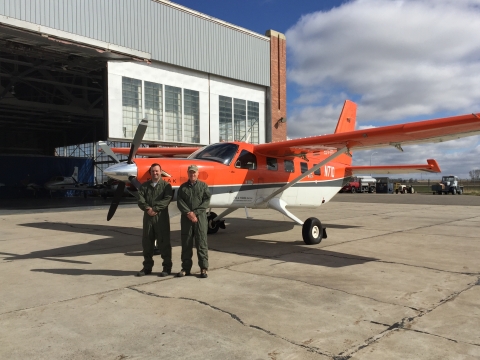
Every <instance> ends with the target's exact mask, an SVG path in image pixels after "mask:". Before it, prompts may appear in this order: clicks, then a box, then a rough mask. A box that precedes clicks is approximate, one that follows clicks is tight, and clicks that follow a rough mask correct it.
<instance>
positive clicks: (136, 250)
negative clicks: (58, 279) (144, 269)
mask: <svg viewBox="0 0 480 360" xmlns="http://www.w3.org/2000/svg"><path fill="white" fill-rule="evenodd" d="M227 221H228V222H227V229H226V230H221V231H220V232H218V233H217V234H213V235H209V237H208V242H209V248H210V250H212V251H218V252H223V253H231V254H236V255H240V256H249V257H257V258H264V259H269V258H279V260H280V258H281V261H283V262H295V263H303V264H309V265H318V266H327V267H335V268H336V267H344V266H351V265H357V264H363V263H365V262H369V261H376V260H377V259H375V258H367V257H361V256H355V255H352V254H347V253H339V252H334V251H328V250H323V249H321V248H318V247H315V246H306V245H305V244H304V242H303V241H302V240H301V227H300V226H297V225H295V224H293V223H291V222H286V221H275V220H252V219H249V220H247V219H239V218H230V219H227ZM21 226H26V227H31V228H35V229H44V230H55V231H58V232H74V233H81V234H90V235H103V236H105V238H102V239H97V240H92V241H89V242H87V243H83V244H73V245H67V246H62V247H57V248H53V249H46V250H38V251H32V252H30V253H28V254H12V253H0V255H4V256H5V257H4V260H6V261H15V260H28V259H45V260H51V261H59V262H65V263H72V264H85V265H91V263H89V262H85V261H78V260H72V259H71V258H72V257H76V256H85V255H107V254H124V255H126V256H139V257H140V256H142V252H141V250H142V249H141V235H142V230H141V229H140V228H128V227H119V226H109V225H98V224H76V223H54V222H40V223H26V224H21ZM325 226H326V227H327V228H328V227H332V228H333V227H336V228H349V227H350V226H344V225H341V226H340V225H325ZM294 228H296V231H295V232H294V234H291V233H287V232H290V231H291V230H292V229H294ZM272 234H274V235H276V234H278V240H271V238H272ZM265 235H269V239H262V237H265ZM292 236H293V237H292ZM171 240H172V245H173V246H174V247H175V246H180V231H178V230H177V231H172V232H171ZM323 241H328V239H324V240H323ZM305 250H308V254H305V253H302V251H305ZM299 253H302V255H301V256H299ZM194 257H195V255H194ZM158 260H160V257H158ZM158 260H157V261H158ZM32 271H36V272H49V273H53V274H62V275H71V276H78V275H104V276H105V275H108V276H131V275H134V273H135V272H132V271H120V270H94V269H33V270H32Z"/></svg>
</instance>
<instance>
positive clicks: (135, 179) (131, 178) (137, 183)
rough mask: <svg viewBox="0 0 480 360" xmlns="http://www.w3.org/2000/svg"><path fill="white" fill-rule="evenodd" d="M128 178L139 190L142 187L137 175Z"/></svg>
mask: <svg viewBox="0 0 480 360" xmlns="http://www.w3.org/2000/svg"><path fill="white" fill-rule="evenodd" d="M128 180H129V181H130V184H132V185H133V186H135V187H136V188H137V190H138V189H140V186H142V184H141V182H140V181H138V180H137V178H136V177H135V176H130V177H129V178H128Z"/></svg>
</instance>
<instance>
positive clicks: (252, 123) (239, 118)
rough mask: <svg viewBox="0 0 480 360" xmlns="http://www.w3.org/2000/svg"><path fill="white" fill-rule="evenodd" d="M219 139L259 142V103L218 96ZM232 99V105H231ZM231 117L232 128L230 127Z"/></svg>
mask: <svg viewBox="0 0 480 360" xmlns="http://www.w3.org/2000/svg"><path fill="white" fill-rule="evenodd" d="M218 100H219V109H218V110H219V128H220V137H219V140H220V141H233V140H235V141H246V140H247V139H248V142H249V143H252V144H258V143H259V132H258V129H259V126H258V122H259V103H258V102H255V101H247V100H242V99H232V98H231V97H227V96H219V99H218ZM232 100H233V106H232ZM232 119H233V128H232Z"/></svg>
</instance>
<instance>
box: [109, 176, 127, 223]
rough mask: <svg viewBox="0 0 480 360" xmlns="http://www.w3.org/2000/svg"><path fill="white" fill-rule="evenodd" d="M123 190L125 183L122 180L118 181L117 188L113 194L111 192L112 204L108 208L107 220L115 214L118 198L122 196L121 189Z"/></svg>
mask: <svg viewBox="0 0 480 360" xmlns="http://www.w3.org/2000/svg"><path fill="white" fill-rule="evenodd" d="M124 190H125V183H124V182H123V181H119V182H118V185H117V190H115V194H113V200H112V204H111V205H110V209H109V210H108V215H107V221H110V219H111V218H112V217H113V215H114V214H115V211H117V207H118V204H119V203H120V199H121V198H122V196H123V191H124Z"/></svg>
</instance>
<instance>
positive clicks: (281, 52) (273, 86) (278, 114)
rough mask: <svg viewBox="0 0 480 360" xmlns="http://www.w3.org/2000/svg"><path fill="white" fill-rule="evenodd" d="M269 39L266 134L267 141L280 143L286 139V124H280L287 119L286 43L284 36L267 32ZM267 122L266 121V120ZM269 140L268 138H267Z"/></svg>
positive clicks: (271, 31)
mask: <svg viewBox="0 0 480 360" xmlns="http://www.w3.org/2000/svg"><path fill="white" fill-rule="evenodd" d="M266 36H268V37H270V92H269V96H268V101H269V106H270V111H269V113H270V120H271V122H268V121H267V126H269V127H270V129H268V130H270V131H268V130H267V134H268V133H270V134H271V139H267V141H272V142H275V141H282V140H286V139H287V123H286V122H280V121H279V120H280V119H281V118H283V119H285V121H286V119H287V49H286V46H287V42H286V38H285V35H283V34H281V33H279V32H277V31H274V30H268V31H267V33H266ZM267 120H268V119H267ZM269 138H270V136H269Z"/></svg>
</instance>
